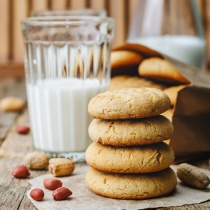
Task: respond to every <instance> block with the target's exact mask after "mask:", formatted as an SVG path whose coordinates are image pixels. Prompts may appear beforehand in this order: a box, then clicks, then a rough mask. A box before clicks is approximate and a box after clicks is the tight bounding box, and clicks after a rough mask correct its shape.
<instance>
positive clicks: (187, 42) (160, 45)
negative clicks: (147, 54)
mask: <svg viewBox="0 0 210 210" xmlns="http://www.w3.org/2000/svg"><path fill="white" fill-rule="evenodd" d="M128 41H129V42H135V43H140V44H143V45H146V46H148V47H150V48H152V49H154V50H157V51H159V52H161V53H164V54H166V55H168V56H171V57H173V58H175V59H177V60H180V61H182V62H184V63H187V64H190V65H193V66H196V67H198V68H201V69H205V61H206V55H205V44H206V42H205V37H204V32H203V27H202V22H201V18H200V14H199V11H198V7H197V4H196V1H195V0H181V1H176V0H159V1H157V0H141V1H138V5H137V7H136V11H135V14H134V16H133V21H132V24H131V28H130V30H129V36H128Z"/></svg>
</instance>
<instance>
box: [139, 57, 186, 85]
mask: <svg viewBox="0 0 210 210" xmlns="http://www.w3.org/2000/svg"><path fill="white" fill-rule="evenodd" d="M138 72H139V75H141V76H145V77H148V78H152V79H156V80H157V81H164V82H168V83H171V84H189V83H190V81H189V80H188V79H187V78H185V77H184V76H183V75H182V74H181V73H180V72H179V71H178V70H177V69H176V68H175V67H174V66H173V65H172V64H170V63H169V62H168V61H167V60H164V59H161V58H148V59H145V60H144V61H142V63H141V64H140V65H139V69H138Z"/></svg>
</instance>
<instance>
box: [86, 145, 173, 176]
mask: <svg viewBox="0 0 210 210" xmlns="http://www.w3.org/2000/svg"><path fill="white" fill-rule="evenodd" d="M173 161H174V153H173V150H172V149H171V148H170V146H169V145H167V144H165V143H163V142H160V143H156V144H150V145H142V146H138V147H137V146H135V147H118V146H104V145H102V144H99V143H96V142H93V143H92V144H90V146H89V147H88V148H87V150H86V162H87V164H88V165H89V166H91V167H93V168H95V169H98V170H100V171H106V172H112V173H149V172H157V171H161V170H163V169H165V168H168V167H169V166H170V165H171V164H172V163H173Z"/></svg>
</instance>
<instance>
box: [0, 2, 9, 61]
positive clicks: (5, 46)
mask: <svg viewBox="0 0 210 210" xmlns="http://www.w3.org/2000/svg"><path fill="white" fill-rule="evenodd" d="M8 13H9V1H8V0H0V46H1V47H0V62H5V61H7V60H8V59H9V19H10V16H9V15H8Z"/></svg>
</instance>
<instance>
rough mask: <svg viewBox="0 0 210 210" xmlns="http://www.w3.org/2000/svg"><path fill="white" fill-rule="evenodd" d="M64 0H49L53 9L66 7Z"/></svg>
mask: <svg viewBox="0 0 210 210" xmlns="http://www.w3.org/2000/svg"><path fill="white" fill-rule="evenodd" d="M66 5H67V2H66V0H59V1H58V0H51V9H53V10H64V9H66Z"/></svg>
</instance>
